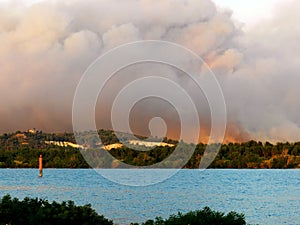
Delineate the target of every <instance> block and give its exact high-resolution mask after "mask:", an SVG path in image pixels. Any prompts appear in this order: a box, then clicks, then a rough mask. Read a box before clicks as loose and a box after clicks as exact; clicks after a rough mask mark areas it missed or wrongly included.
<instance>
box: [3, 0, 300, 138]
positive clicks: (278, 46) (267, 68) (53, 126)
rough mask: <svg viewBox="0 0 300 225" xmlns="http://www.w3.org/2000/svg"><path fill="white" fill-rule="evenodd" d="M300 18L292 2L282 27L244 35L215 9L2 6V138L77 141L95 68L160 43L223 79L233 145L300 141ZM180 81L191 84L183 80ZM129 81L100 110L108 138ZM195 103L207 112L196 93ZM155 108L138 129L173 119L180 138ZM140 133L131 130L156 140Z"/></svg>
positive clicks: (273, 24) (146, 4)
mask: <svg viewBox="0 0 300 225" xmlns="http://www.w3.org/2000/svg"><path fill="white" fill-rule="evenodd" d="M299 9H300V4H299V3H298V2H297V1H292V2H290V3H289V4H287V5H285V6H284V7H281V10H280V11H278V12H276V13H275V16H274V18H272V19H270V20H269V21H266V22H263V23H261V24H260V25H259V26H257V27H254V28H253V29H252V30H250V31H247V32H246V33H244V32H243V31H242V30H241V29H240V28H239V27H238V26H236V24H235V23H234V22H233V21H232V19H231V12H230V11H228V10H219V9H218V8H217V7H216V5H215V4H214V3H213V2H211V1H210V0H185V1H184V0H182V1H173V0H172V1H171V0H166V1H150V0H139V1H133V0H124V1H114V0H113V1H111V0H101V1H96V0H87V1H83V0H82V1H64V2H62V1H44V2H40V3H37V4H33V5H30V6H25V5H21V4H16V3H14V4H13V3H6V4H5V3H2V4H1V5H0V102H1V103H0V104H1V107H0V132H8V131H14V130H25V129H29V128H32V127H35V128H37V129H42V130H45V131H71V130H72V123H71V114H72V112H71V110H72V101H73V96H74V92H75V89H76V86H77V84H78V82H79V79H80V78H81V76H82V74H83V73H84V71H85V70H86V68H87V67H88V66H89V65H90V63H92V62H93V60H94V59H96V58H97V57H98V56H99V55H100V54H101V53H104V52H105V51H107V50H109V49H111V48H113V47H116V46H118V45H120V44H123V43H127V42H131V41H136V40H144V39H158V40H167V41H173V42H176V43H179V44H181V45H183V46H186V47H187V48H190V49H191V50H193V51H194V52H196V53H197V54H199V55H200V56H201V57H202V58H203V59H204V60H205V61H206V62H207V63H208V65H209V66H210V67H211V68H212V69H213V71H214V72H215V73H216V75H217V77H218V79H219V81H220V84H221V87H222V89H223V91H224V95H225V99H226V104H227V111H228V121H229V123H228V130H227V135H226V136H227V141H243V140H247V139H251V138H253V139H257V140H266V139H269V140H272V141H284V140H289V141H295V140H298V139H299V137H300V119H299V118H300V117H299V112H300V103H299V101H298V99H297V97H298V96H299V94H300V93H299V92H300V89H299V88H298V84H299V81H300V76H299V75H298V71H299V70H298V67H299V61H300V60H299V57H298V50H299V49H300V46H299V45H300V43H299V41H298V40H299V36H300V29H299V26H297V23H296V22H295V21H298V19H299V18H298V17H299V15H298V12H299ZM174 79H178V80H179V81H180V82H182V83H183V84H184V83H185V82H186V81H185V80H184V78H182V76H180V74H179V75H178V74H177V75H176V76H175V78H174ZM124 81H126V78H122V79H121V81H120V80H116V81H115V83H114V82H113V80H112V81H111V83H110V84H108V87H111V88H110V89H109V88H107V93H108V95H106V96H109V95H111V97H110V99H106V102H104V104H103V105H101V106H99V107H98V108H100V109H101V108H102V109H105V110H104V111H105V113H104V114H101V115H100V116H98V118H97V121H98V124H100V125H101V126H102V127H104V128H109V127H110V122H109V121H108V120H109V119H108V115H109V110H107V107H109V106H110V105H111V101H113V96H114V95H115V93H116V90H117V89H118V88H119V86H120V85H121V84H123V83H124ZM186 87H188V84H186ZM190 93H191V95H192V96H194V97H193V98H194V99H195V100H196V99H200V100H199V102H203V104H206V103H205V99H203V96H202V97H201V96H200V97H199V95H198V94H199V93H198V92H197V91H195V92H193V90H190ZM148 106H149V103H147V104H144V105H143V104H142V103H141V105H140V106H137V108H136V109H134V112H135V115H139V114H141V113H138V112H142V113H144V114H145V115H144V114H141V115H139V118H140V119H139V121H143V119H145V121H148V120H149V118H150V117H151V115H152V114H153V115H155V114H157V112H158V111H160V112H162V114H163V116H166V117H167V115H168V114H169V115H171V117H169V118H166V121H169V122H168V128H170V129H169V130H168V133H169V135H170V136H172V137H178V133H177V132H176V131H175V132H174V130H176V129H175V128H177V127H178V123H177V122H173V123H172V121H171V120H170V118H172V116H173V115H174V112H173V109H172V108H168V107H164V105H163V103H161V102H160V103H157V102H156V103H155V107H157V109H159V110H154V109H153V110H152V112H151V110H146V109H147V107H148ZM200 108H201V107H200ZM160 109H161V110H160ZM147 112H149V113H150V112H151V113H150V114H149V113H148V114H147ZM142 115H144V117H143V116H142ZM202 115H204V116H202V119H200V120H202V124H203V126H202V128H203V132H202V137H201V138H200V139H201V140H205V139H206V138H207V135H208V134H209V130H210V126H209V122H210V117H209V113H208V112H207V111H206V110H203V111H202ZM173 118H175V117H173ZM141 124H143V123H141ZM141 124H133V125H132V126H133V127H135V129H136V130H137V131H138V132H141V133H145V134H147V133H148V131H149V130H148V128H147V129H145V131H143V129H142V127H141Z"/></svg>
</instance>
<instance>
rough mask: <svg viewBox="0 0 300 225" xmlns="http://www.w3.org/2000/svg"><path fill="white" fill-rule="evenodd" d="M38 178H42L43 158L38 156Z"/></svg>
mask: <svg viewBox="0 0 300 225" xmlns="http://www.w3.org/2000/svg"><path fill="white" fill-rule="evenodd" d="M39 171H40V173H39V177H42V176H43V156H42V155H40V158H39Z"/></svg>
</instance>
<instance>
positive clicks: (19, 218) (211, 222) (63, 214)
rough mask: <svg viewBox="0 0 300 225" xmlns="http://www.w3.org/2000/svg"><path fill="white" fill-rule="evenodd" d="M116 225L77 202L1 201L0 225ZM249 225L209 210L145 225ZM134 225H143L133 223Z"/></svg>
mask: <svg viewBox="0 0 300 225" xmlns="http://www.w3.org/2000/svg"><path fill="white" fill-rule="evenodd" d="M32 224H35V225H65V224H72V225H113V224H114V223H113V221H111V220H108V219H106V218H105V217H104V216H102V215H99V214H97V212H96V211H95V210H94V209H92V208H91V205H84V206H76V205H75V204H74V202H73V201H68V202H62V203H57V202H52V203H49V202H48V201H47V200H43V199H37V198H28V197H26V198H24V199H23V200H19V199H17V198H14V199H12V198H11V197H10V196H9V195H6V196H4V197H3V198H2V199H0V225H32ZM178 224H180V225H184V224H186V225H187V224H190V225H219V224H223V225H246V221H245V217H244V215H243V214H239V213H236V212H230V213H228V214H227V215H225V214H224V213H221V212H217V211H213V210H211V209H210V208H208V207H205V208H203V209H202V210H198V211H193V212H188V213H186V214H182V213H178V215H171V216H170V217H169V219H166V220H163V219H162V218H160V217H157V218H156V219H155V220H148V221H146V222H145V223H142V225H178ZM131 225H139V224H138V223H131Z"/></svg>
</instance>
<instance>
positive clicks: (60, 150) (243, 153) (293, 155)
mask: <svg viewBox="0 0 300 225" xmlns="http://www.w3.org/2000/svg"><path fill="white" fill-rule="evenodd" d="M98 133H99V136H100V137H101V141H102V143H101V144H99V143H98V142H97V141H98V140H97V138H95V137H94V136H93V135H92V133H91V132H85V133H84V134H83V135H82V136H81V137H82V143H81V144H84V145H85V146H87V148H86V149H85V150H80V149H77V148H73V147H70V146H67V147H61V146H56V145H51V144H50V145H49V144H46V143H45V142H46V141H58V142H72V143H76V142H75V138H74V135H73V134H72V133H61V134H55V133H43V132H41V131H35V130H34V131H27V132H20V131H17V132H15V133H11V134H3V135H1V136H0V168H35V167H37V166H38V157H39V155H40V154H42V155H43V159H44V167H46V168H89V167H100V168H116V167H120V165H121V163H120V162H124V163H126V164H129V165H133V166H149V165H153V164H156V163H158V162H163V161H164V159H166V158H167V157H168V156H171V155H172V156H174V155H175V157H173V161H172V160H170V161H169V162H168V164H164V165H163V166H164V167H167V168H174V167H176V165H178V163H180V160H182V159H183V158H184V156H185V155H186V154H187V153H186V152H188V150H189V149H193V148H195V151H194V153H193V155H192V156H191V157H190V159H189V161H188V162H187V163H185V168H199V164H200V161H201V159H202V158H203V154H204V152H205V150H206V148H207V147H209V148H210V149H217V148H218V146H219V145H216V144H215V145H210V146H207V145H206V144H201V143H200V144H198V145H193V144H186V143H183V142H179V143H178V142H177V141H172V140H169V139H164V142H167V143H172V144H175V147H168V146H164V147H162V146H160V147H155V148H154V149H149V148H147V147H145V146H138V147H137V146H134V147H135V149H136V148H138V150H134V149H133V148H128V147H126V146H123V147H121V148H117V149H112V150H110V151H109V154H110V155H112V156H113V157H114V158H115V159H113V158H111V159H109V160H104V159H105V157H104V156H105V154H107V153H108V152H107V151H106V150H104V149H102V148H101V147H103V144H105V145H107V144H113V143H117V142H119V139H118V138H117V135H116V134H115V133H114V132H112V131H107V130H99V132H98ZM118 137H119V138H121V139H122V141H126V140H128V135H126V134H125V133H119V134H118ZM85 138H86V140H87V141H86V142H84V140H85ZM139 138H141V137H139ZM155 140H156V139H155V138H154V139H153V141H155ZM79 141H80V140H79ZM176 144H178V146H179V151H178V150H176V152H174V150H175V148H176V146H177V145H176ZM205 154H207V152H206V153H205ZM85 159H88V162H89V164H88V163H87V162H86V160H85ZM210 168H300V142H296V143H288V142H287V143H277V144H271V143H269V142H266V143H262V142H256V141H249V142H245V143H229V144H223V145H222V146H221V147H220V149H219V151H218V154H217V155H216V157H215V159H214V161H213V162H212V164H211V165H210Z"/></svg>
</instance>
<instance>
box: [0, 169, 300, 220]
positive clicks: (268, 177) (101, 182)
mask: <svg viewBox="0 0 300 225" xmlns="http://www.w3.org/2000/svg"><path fill="white" fill-rule="evenodd" d="M164 171H165V170H159V171H158V170H145V171H144V176H146V177H149V179H150V178H151V176H152V175H153V173H157V172H159V173H163V172H164ZM106 172H107V173H111V174H112V175H115V176H116V175H118V174H119V173H120V172H123V171H120V170H108V171H106ZM131 174H133V176H134V171H133V170H131ZM128 179H130V176H128ZM7 193H8V194H10V195H11V196H13V197H18V198H24V197H26V196H29V197H39V198H44V199H48V200H49V201H54V200H55V201H58V202H61V201H63V200H73V201H75V203H76V204H80V205H83V204H88V203H91V204H92V207H93V208H94V209H96V211H97V212H98V213H100V214H103V215H105V217H107V218H110V219H113V220H114V222H116V223H118V224H128V223H130V222H143V221H145V220H147V219H154V218H155V217H156V216H162V217H163V218H167V217H168V216H169V215H170V214H174V213H177V212H178V211H181V212H187V211H190V210H197V209H201V208H203V207H204V206H209V207H211V208H212V209H214V210H220V211H223V212H229V211H231V210H234V211H237V212H240V213H244V214H245V215H246V220H247V222H248V223H251V224H261V225H274V224H276V225H277V224H278V225H281V224H289V225H292V224H293V225H295V224H300V214H299V209H300V170H205V171H199V170H181V171H179V172H178V173H177V174H176V175H175V176H173V177H171V178H170V179H168V180H166V181H164V182H162V183H159V184H155V185H152V186H146V187H131V186H124V185H120V184H116V183H113V182H111V181H109V180H107V179H105V178H103V177H102V176H100V175H99V174H98V173H96V172H95V171H94V170H80V169H72V170H69V169H46V170H44V177H43V178H38V170H36V169H1V170H0V195H1V196H3V195H4V194H7Z"/></svg>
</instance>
